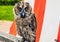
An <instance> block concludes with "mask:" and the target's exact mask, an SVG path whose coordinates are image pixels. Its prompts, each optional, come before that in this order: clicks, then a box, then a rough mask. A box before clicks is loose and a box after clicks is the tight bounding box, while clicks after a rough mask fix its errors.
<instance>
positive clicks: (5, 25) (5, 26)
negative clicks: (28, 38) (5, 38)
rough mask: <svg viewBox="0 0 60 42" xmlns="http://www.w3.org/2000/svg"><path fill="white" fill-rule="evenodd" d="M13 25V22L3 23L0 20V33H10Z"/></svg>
mask: <svg viewBox="0 0 60 42" xmlns="http://www.w3.org/2000/svg"><path fill="white" fill-rule="evenodd" d="M11 25H12V21H1V20H0V31H2V32H8V31H9V29H10V27H11Z"/></svg>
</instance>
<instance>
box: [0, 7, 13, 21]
mask: <svg viewBox="0 0 60 42" xmlns="http://www.w3.org/2000/svg"><path fill="white" fill-rule="evenodd" d="M0 20H9V21H13V20H14V14H13V6H0Z"/></svg>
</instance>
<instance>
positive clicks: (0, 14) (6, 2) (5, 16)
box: [0, 0, 20, 21]
mask: <svg viewBox="0 0 60 42" xmlns="http://www.w3.org/2000/svg"><path fill="white" fill-rule="evenodd" d="M19 1H20V0H0V20H9V21H13V20H14V15H13V7H14V5H15V3H17V2H19Z"/></svg>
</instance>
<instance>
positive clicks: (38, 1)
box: [34, 0, 46, 42]
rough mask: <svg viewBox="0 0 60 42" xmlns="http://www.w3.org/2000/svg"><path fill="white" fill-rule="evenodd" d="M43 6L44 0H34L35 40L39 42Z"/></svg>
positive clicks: (44, 4)
mask: <svg viewBox="0 0 60 42" xmlns="http://www.w3.org/2000/svg"><path fill="white" fill-rule="evenodd" d="M45 6H46V0H35V5H34V12H35V15H36V19H37V23H38V24H37V30H36V42H39V38H40V35H41V30H42V24H43V20H44V12H45Z"/></svg>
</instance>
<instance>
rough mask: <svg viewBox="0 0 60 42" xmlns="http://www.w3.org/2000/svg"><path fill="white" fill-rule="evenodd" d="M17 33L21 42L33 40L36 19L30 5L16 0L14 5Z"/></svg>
mask: <svg viewBox="0 0 60 42" xmlns="http://www.w3.org/2000/svg"><path fill="white" fill-rule="evenodd" d="M14 16H15V21H16V30H17V34H18V35H19V36H21V37H23V40H22V42H35V39H36V27H37V21H36V17H35V14H34V13H33V12H32V7H31V6H30V5H29V3H27V2H18V3H16V4H15V6H14Z"/></svg>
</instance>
